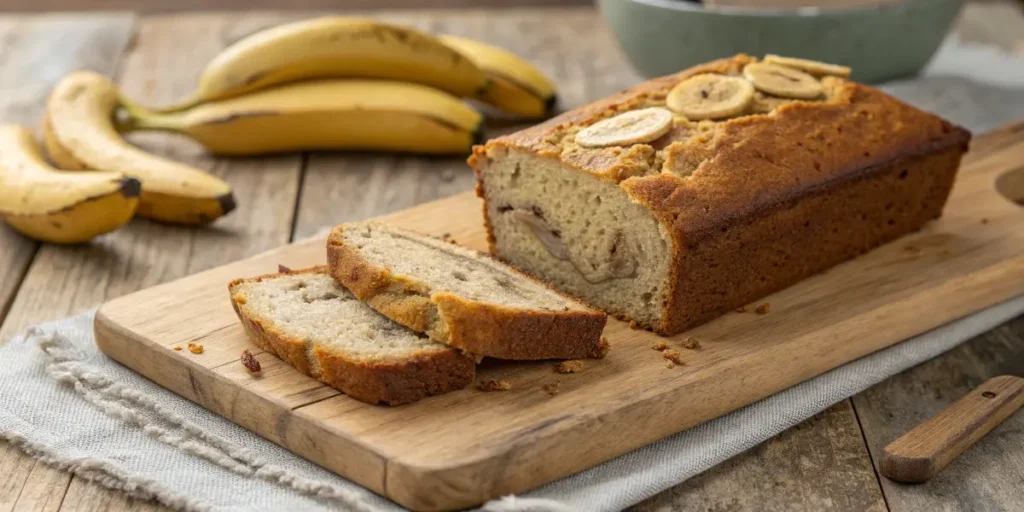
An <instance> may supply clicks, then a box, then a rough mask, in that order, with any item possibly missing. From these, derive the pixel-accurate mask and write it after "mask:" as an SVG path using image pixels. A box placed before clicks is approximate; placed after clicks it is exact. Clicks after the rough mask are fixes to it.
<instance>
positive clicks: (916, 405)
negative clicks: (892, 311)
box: [854, 316, 1024, 512]
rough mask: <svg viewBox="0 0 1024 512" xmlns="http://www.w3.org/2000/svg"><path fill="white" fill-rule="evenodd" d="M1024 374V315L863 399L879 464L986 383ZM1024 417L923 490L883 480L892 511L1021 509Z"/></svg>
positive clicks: (859, 400)
mask: <svg viewBox="0 0 1024 512" xmlns="http://www.w3.org/2000/svg"><path fill="white" fill-rule="evenodd" d="M1007 374H1008V375H1024V316H1020V317H1018V318H1016V319H1015V320H1013V321H1011V322H1009V323H1007V324H1004V325H1002V326H1000V327H998V328H996V329H994V330H992V331H989V332H987V333H985V334H982V335H981V336H978V337H976V338H974V339H972V340H971V341H969V342H967V343H965V344H963V345H961V346H959V347H957V348H956V349H954V350H952V351H951V352H949V353H948V354H946V355H944V356H942V357H940V358H938V359H934V360H932V361H928V362H926V363H924V364H922V365H920V366H918V367H916V368H913V369H911V370H909V371H907V372H904V373H902V374H900V375H897V376H895V377H892V378H890V379H888V380H886V381H885V382H882V383H881V384H878V385H876V386H874V387H872V388H871V389H869V390H867V391H865V392H863V393H861V394H860V395H857V396H856V397H855V398H854V404H855V405H856V408H857V414H858V415H859V416H860V420H861V423H862V425H863V427H864V436H865V438H866V439H867V443H868V447H869V448H870V450H871V453H872V455H873V458H874V460H875V461H878V460H879V457H880V455H881V450H882V448H883V447H884V446H885V445H887V444H888V443H890V442H891V441H893V440H894V439H896V438H897V437H899V436H901V435H903V434H904V433H906V432H907V431H909V430H910V429H912V428H914V427H915V426H917V425H919V424H921V423H923V422H924V421H925V420H927V419H929V418H931V417H932V416H934V415H935V414H937V413H938V412H939V411H940V410H942V409H943V408H944V407H946V406H947V405H949V404H951V403H953V402H954V401H956V400H957V399H959V398H960V397H961V396H963V395H965V394H967V392H968V391H970V390H971V389H973V388H974V387H976V386H978V385H979V384H981V383H982V382H984V381H985V380H987V379H989V378H991V377H995V376H998V375H1007ZM1022 449H1024V411H1019V412H1017V413H1016V414H1015V415H1013V416H1011V417H1010V418H1009V419H1007V420H1006V421H1005V422H1004V423H1003V424H1002V425H1001V426H999V427H997V428H996V429H995V430H993V431H992V432H990V433H989V434H988V435H987V436H986V437H984V438H982V439H981V440H980V441H978V442H977V443H976V444H975V445H974V446H973V447H971V448H970V449H969V450H967V451H966V452H965V453H963V454H962V455H960V457H958V458H957V459H956V460H954V461H953V463H952V464H950V465H949V466H948V467H947V468H946V469H945V470H944V471H943V472H941V473H939V475H938V476H937V477H935V478H933V479H932V480H931V481H929V482H928V483H925V484H921V485H906V484H899V483H896V482H892V481H890V480H888V479H885V478H883V479H882V487H883V489H884V491H885V496H886V499H887V500H888V502H889V506H890V508H891V510H893V511H894V512H902V511H915V510H946V511H965V512H966V511H977V510H1019V509H1020V508H1021V507H1022V506H1024V485H1021V482H1022V481H1024V457H1022V455H1024V452H1022Z"/></svg>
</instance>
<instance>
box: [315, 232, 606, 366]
mask: <svg viewBox="0 0 1024 512" xmlns="http://www.w3.org/2000/svg"><path fill="white" fill-rule="evenodd" d="M327 253H328V261H329V263H330V268H331V275H332V276H334V278H335V279H337V280H338V281H339V282H341V283H342V284H344V285H345V286H346V287H347V288H348V289H349V290H351V291H352V293H353V294H354V295H355V296H356V297H358V298H359V299H361V300H363V301H365V302H366V303H367V304H369V305H370V306H372V307H373V308H374V309H376V310H377V311H380V312H381V313H383V314H384V315H386V316H388V317H389V318H391V319H392V320H394V321H396V322H398V323H400V324H402V325H404V326H406V327H409V328H410V329H413V330H415V331H418V332H424V333H426V334H427V335H428V336H429V337H430V338H431V339H433V340H436V341H439V342H442V343H445V344H447V345H450V346H452V347H455V348H458V349H461V350H464V351H466V352H469V353H471V354H476V355H478V356H488V357H494V358H499V359H514V360H535V359H576V358H581V357H586V356H588V355H589V354H591V353H594V352H595V351H596V350H597V349H598V347H599V345H600V340H601V331H602V330H603V329H604V325H605V323H606V322H607V316H606V315H605V314H604V313H603V312H601V311H597V310H594V309H592V308H590V307H588V306H586V305H584V304H583V303H581V302H578V301H576V300H574V299H571V298H569V297H567V296H565V295H562V294H561V293H559V292H557V291H555V290H553V289H551V288H549V287H548V286H546V285H545V284H543V283H541V282H539V281H537V280H535V279H533V278H531V277H529V276H527V275H525V274H523V273H521V272H519V271H517V270H515V269H513V268H511V267H509V266H507V265H505V264H503V263H501V262H498V261H496V260H494V259H492V258H491V257H489V256H488V255H486V254H483V253H480V252H477V251H473V250H470V249H466V248H463V247H458V246H456V245H454V244H450V243H446V242H444V241H441V240H437V239H434V238H430V237H427V236H423V235H419V234H416V233H412V232H408V231H404V230H400V229H396V228H392V227H386V226H383V225H380V224H376V223H353V224H345V225H342V226H338V227H336V228H334V230H333V231H332V232H331V235H330V237H329V238H328V241H327Z"/></svg>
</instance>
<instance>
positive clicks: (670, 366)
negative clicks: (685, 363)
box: [665, 361, 676, 369]
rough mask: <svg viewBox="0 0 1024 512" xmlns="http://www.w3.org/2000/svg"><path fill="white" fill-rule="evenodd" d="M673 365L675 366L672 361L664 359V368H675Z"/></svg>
mask: <svg viewBox="0 0 1024 512" xmlns="http://www.w3.org/2000/svg"><path fill="white" fill-rule="evenodd" d="M675 367H676V364H675V363H673V362H672V361H665V368H669V369H671V368H675Z"/></svg>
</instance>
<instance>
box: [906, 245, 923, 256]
mask: <svg viewBox="0 0 1024 512" xmlns="http://www.w3.org/2000/svg"><path fill="white" fill-rule="evenodd" d="M903 250H904V251H907V252H909V253H910V254H921V248H920V247H918V246H916V245H914V244H910V245H908V246H906V247H904V248H903Z"/></svg>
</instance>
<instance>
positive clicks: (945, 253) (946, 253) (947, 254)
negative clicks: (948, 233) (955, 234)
mask: <svg viewBox="0 0 1024 512" xmlns="http://www.w3.org/2000/svg"><path fill="white" fill-rule="evenodd" d="M950 254H952V253H950V252H949V249H943V250H941V251H939V256H949V255H950Z"/></svg>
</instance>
